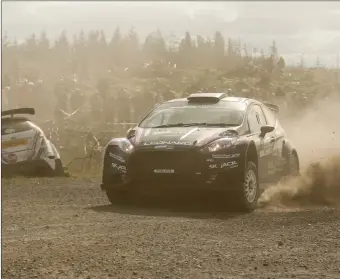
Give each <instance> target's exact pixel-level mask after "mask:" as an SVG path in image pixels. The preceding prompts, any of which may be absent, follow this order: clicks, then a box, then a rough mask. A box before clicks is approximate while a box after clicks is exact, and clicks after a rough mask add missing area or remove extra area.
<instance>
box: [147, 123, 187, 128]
mask: <svg viewBox="0 0 340 279" xmlns="http://www.w3.org/2000/svg"><path fill="white" fill-rule="evenodd" d="M187 126H188V124H185V123H175V124H164V125H159V126H155V127H152V128H168V127H187ZM189 126H191V125H189Z"/></svg>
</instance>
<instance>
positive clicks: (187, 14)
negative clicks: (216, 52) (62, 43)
mask: <svg viewBox="0 0 340 279" xmlns="http://www.w3.org/2000/svg"><path fill="white" fill-rule="evenodd" d="M118 25H119V26H120V28H121V30H122V31H125V32H127V31H128V30H129V29H130V28H132V27H133V28H135V29H136V31H137V32H138V33H139V34H140V36H141V37H144V36H145V35H146V34H148V33H150V32H153V31H155V30H156V29H157V28H159V29H160V30H161V32H162V34H163V36H164V37H165V38H167V39H170V38H173V37H174V36H176V37H181V36H183V35H184V33H185V31H189V32H190V33H191V35H193V36H195V35H202V36H210V37H212V36H213V34H214V32H215V31H220V32H222V34H223V35H225V36H226V37H231V38H234V39H240V40H241V41H242V42H245V43H247V45H248V46H250V48H258V49H260V48H263V49H264V50H265V51H266V52H268V51H269V46H270V44H271V42H272V41H273V40H276V42H277V45H278V48H279V52H280V53H281V54H284V55H285V57H287V59H288V60H292V61H293V62H294V63H295V62H297V61H299V60H300V57H301V55H302V54H303V55H304V57H305V59H306V60H307V62H308V61H309V60H310V61H309V62H310V63H312V60H313V61H315V59H316V57H317V56H320V58H321V61H322V62H323V63H324V64H328V65H329V64H334V65H335V63H336V62H335V61H336V59H335V57H336V54H337V53H340V1H339V2H336V1H334V2H326V1H319V2H307V1H303V2H298V1H285V2H280V1H272V2H270V1H266V2H255V1H247V2H241V1H237V2H232V1H226V2H223V1H220V2H213V1H206V2H203V1H202V2H185V1H183V2H180V1H174V2H166V1H153V2H147V1H145V2H133V1H130V2H129V1H125V2H119V1H114V2H108V1H107V2H99V1H94V2H71V1H63V2H58V1H54V2H49V1H39V2H38V1H37V2H33V1H3V2H2V31H3V34H7V36H8V37H9V38H14V37H15V38H16V39H17V40H18V41H21V40H24V39H25V38H26V37H28V36H29V35H30V34H32V33H39V32H41V31H42V30H45V31H46V32H47V34H48V36H49V37H50V38H55V37H57V36H58V35H59V34H60V33H61V32H62V30H66V31H67V33H68V34H69V36H70V37H71V36H72V35H73V34H74V33H77V32H79V31H80V30H81V29H83V30H84V31H87V30H91V29H103V30H104V31H105V33H106V34H107V36H108V37H111V36H112V34H113V32H114V30H115V28H116V26H118Z"/></svg>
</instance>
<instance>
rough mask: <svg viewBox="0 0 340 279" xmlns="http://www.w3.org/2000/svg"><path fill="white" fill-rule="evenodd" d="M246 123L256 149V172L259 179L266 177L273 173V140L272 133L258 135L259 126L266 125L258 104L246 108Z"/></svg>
mask: <svg viewBox="0 0 340 279" xmlns="http://www.w3.org/2000/svg"><path fill="white" fill-rule="evenodd" d="M248 125H249V130H250V134H251V135H252V138H253V140H254V141H255V144H256V145H257V150H258V160H259V165H258V172H259V178H260V180H266V179H268V178H269V177H270V176H271V174H272V173H273V171H274V169H273V164H272V162H273V158H272V156H273V147H274V142H275V136H274V134H273V133H272V132H271V133H267V134H266V135H265V136H264V137H262V136H260V134H261V127H262V126H264V125H267V121H266V118H265V116H264V113H263V111H262V108H261V106H260V105H257V104H255V105H252V106H251V107H250V109H249V110H248Z"/></svg>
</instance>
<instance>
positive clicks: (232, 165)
mask: <svg viewBox="0 0 340 279" xmlns="http://www.w3.org/2000/svg"><path fill="white" fill-rule="evenodd" d="M237 166H238V164H237V162H236V161H230V162H225V163H223V164H221V169H223V168H235V167H237Z"/></svg>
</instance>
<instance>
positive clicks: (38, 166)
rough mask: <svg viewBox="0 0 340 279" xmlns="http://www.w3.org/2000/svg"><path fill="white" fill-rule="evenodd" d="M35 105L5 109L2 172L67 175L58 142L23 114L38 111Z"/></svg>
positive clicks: (2, 118)
mask: <svg viewBox="0 0 340 279" xmlns="http://www.w3.org/2000/svg"><path fill="white" fill-rule="evenodd" d="M34 113H35V111H34V109H33V108H18V109H11V110H6V111H2V112H1V168H2V176H8V175H9V176H12V175H16V174H19V175H33V176H64V175H65V172H64V168H63V166H62V162H61V160H60V155H59V153H58V151H57V150H56V148H55V146H54V145H53V144H52V143H51V142H50V141H49V140H48V139H47V138H46V136H45V134H44V132H43V131H42V130H41V129H40V128H39V127H38V126H37V125H36V124H34V123H33V122H32V121H30V120H29V119H28V118H26V117H22V116H18V115H21V114H30V115H34Z"/></svg>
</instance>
